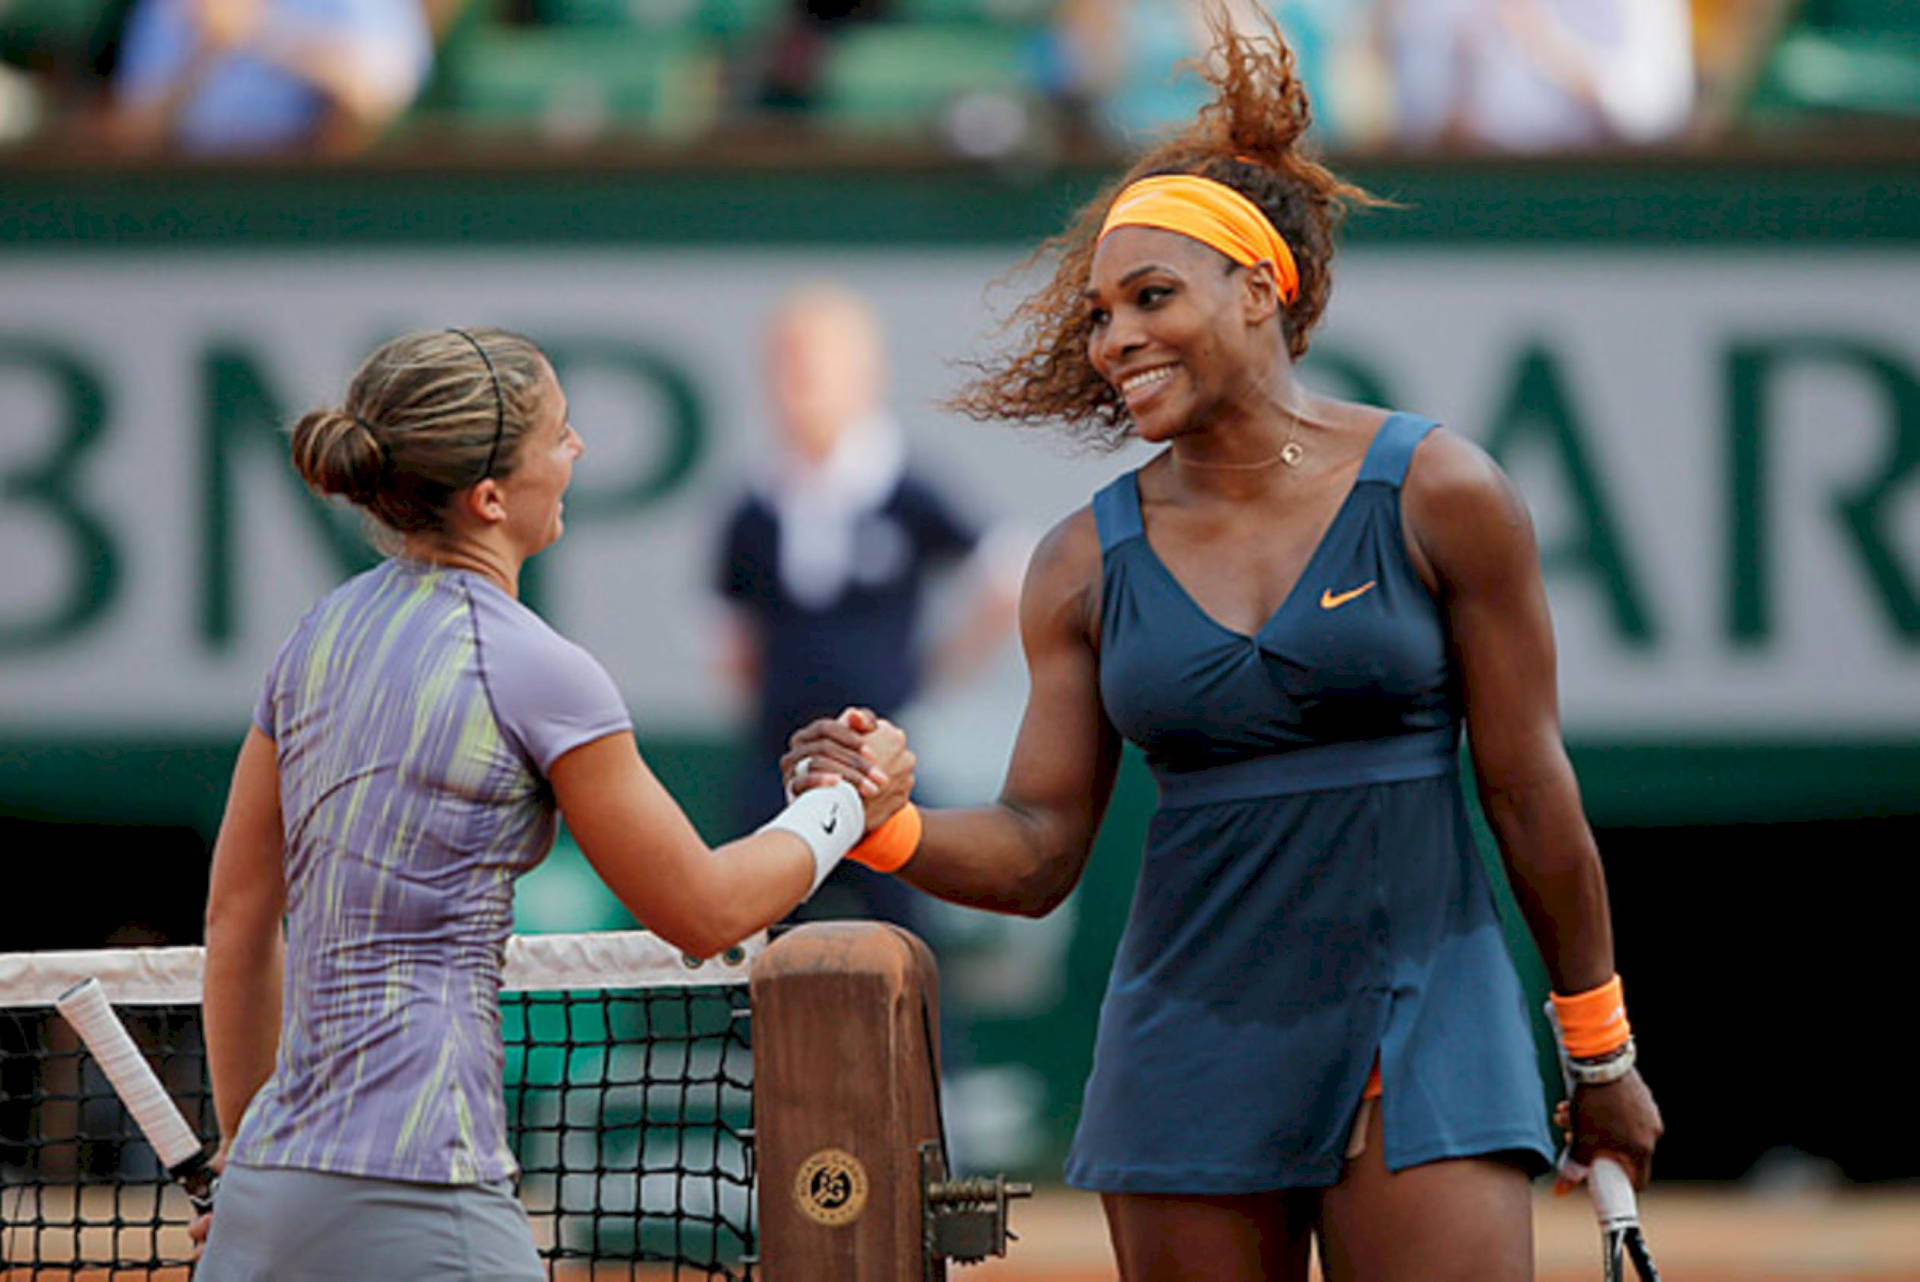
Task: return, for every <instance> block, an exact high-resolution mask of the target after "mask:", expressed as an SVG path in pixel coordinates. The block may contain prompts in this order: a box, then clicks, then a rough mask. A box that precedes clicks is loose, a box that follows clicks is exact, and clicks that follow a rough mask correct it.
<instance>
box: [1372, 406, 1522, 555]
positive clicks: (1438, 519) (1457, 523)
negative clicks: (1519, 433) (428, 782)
mask: <svg viewBox="0 0 1920 1282" xmlns="http://www.w3.org/2000/svg"><path fill="white" fill-rule="evenodd" d="M1400 511H1401V517H1402V520H1403V521H1404V523H1405V526H1406V533H1407V539H1408V543H1409V544H1410V546H1411V547H1412V549H1414V551H1415V553H1416V559H1417V560H1420V561H1424V562H1426V563H1427V564H1429V565H1431V566H1432V568H1433V569H1434V570H1436V571H1438V573H1439V576H1440V577H1441V578H1442V579H1449V580H1458V579H1459V578H1462V577H1478V576H1479V575H1480V574H1482V573H1485V572H1487V571H1488V570H1490V569H1492V568H1494V567H1496V566H1499V565H1501V564H1504V563H1505V562H1507V561H1509V560H1511V559H1513V558H1515V557H1518V558H1520V559H1522V560H1528V561H1531V560H1532V559H1533V558H1534V556H1535V555H1536V554H1535V548H1534V541H1533V521H1532V518H1531V517H1530V516H1529V515H1528V513H1527V505H1526V501H1525V500H1524V499H1522V498H1521V497H1520V491H1519V489H1518V488H1517V487H1515V485H1514V484H1513V482H1512V480H1511V479H1509V478H1508V476H1507V474H1506V472H1505V471H1503V470H1502V469H1501V467H1500V465H1499V464H1498V463H1496V462H1494V460H1493V456H1492V455H1490V454H1488V453H1487V452H1486V451H1485V450H1483V449H1481V448H1480V447H1479V446H1478V445H1475V444H1474V443H1473V442H1472V441H1469V440H1467V439H1466V438H1465V437H1463V436H1461V435H1459V434H1458V433H1455V432H1451V431H1448V430H1447V429H1446V428H1444V427H1442V428H1435V429H1434V430H1433V431H1431V432H1429V433H1427V435H1426V437H1425V438H1424V439H1422V440H1421V442H1420V444H1419V445H1418V446H1417V447H1416V448H1415V449H1414V452H1413V459H1412V461H1411V463H1410V465H1409V466H1408V468H1407V476H1406V480H1405V482H1404V483H1403V484H1402V487H1401V499H1400Z"/></svg>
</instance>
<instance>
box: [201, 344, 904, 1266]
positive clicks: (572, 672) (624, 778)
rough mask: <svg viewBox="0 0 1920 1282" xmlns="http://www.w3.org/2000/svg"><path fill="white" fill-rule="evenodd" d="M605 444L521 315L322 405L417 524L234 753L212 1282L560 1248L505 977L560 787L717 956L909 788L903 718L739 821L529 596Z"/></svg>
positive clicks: (622, 883) (652, 913)
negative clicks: (520, 881)
mask: <svg viewBox="0 0 1920 1282" xmlns="http://www.w3.org/2000/svg"><path fill="white" fill-rule="evenodd" d="M581 449H582V446H581V441H580V437H579V436H578V435H577V434H575V432H574V430H573V427H572V425H571V423H570V422H569V421H568V417H567V404H566V398H565V396H564V395H563V394H562V393H561V391H560V387H559V384H558V383H557V382H556V380H555V379H554V375H553V370H552V368H551V367H550V366H549V365H548V363H547V361H546V359H545V358H544V357H543V356H542V355H541V354H540V351H539V349H538V348H536V347H535V346H534V345H533V344H532V343H531V342H529V341H527V340H526V339H524V338H520V337H518V336H516V335H513V334H509V333H505V332H503V331H500V330H474V331H467V330H448V331H443V332H438V333H422V334H412V335H407V336H404V337H402V338H398V339H395V340H394V341H392V342H390V343H388V344H386V345H385V346H383V347H381V348H380V349H379V350H378V351H376V352H374V353H373V355H372V356H370V357H368V359H367V360H366V362H365V363H364V364H363V365H362V366H361V368H360V371H359V373H358V374H356V375H355V377H354V379H353V382H352V384H351V386H350V387H349V389H348V392H347V397H346V404H345V406H344V407H342V408H340V409H328V410H317V411H315V412H313V413H311V414H308V415H307V416H306V417H305V418H303V419H302V420H301V421H300V423H299V425H298V426H297V427H296V428H295V429H294V434H293V456H294V462H295V464H296V465H297V466H298V468H299V469H300V472H301V474H302V475H303V476H304V477H305V478H306V479H307V481H308V483H309V484H311V485H312V486H313V488H314V489H315V490H317V491H319V492H321V493H324V494H338V495H344V496H345V497H347V498H348V499H349V500H351V501H352V502H353V503H355V504H356V505H358V506H359V507H361V508H363V509H364V510H365V511H366V512H367V513H368V514H370V515H371V516H372V517H373V518H374V519H375V520H376V521H378V522H379V523H380V525H381V526H383V527H384V528H385V531H386V532H387V534H388V535H389V536H390V539H389V541H390V542H392V543H393V544H395V545H396V547H395V551H396V555H394V556H392V557H391V558H390V559H388V560H386V561H385V562H383V563H382V564H381V565H379V566H378V567H376V568H375V569H373V570H370V571H368V572H367V573H365V574H362V575H359V576H357V577H356V578H354V579H352V580H350V581H348V582H347V583H346V584H344V585H342V586H341V587H340V588H339V589H337V590H336V591H334V592H333V593H332V594H331V595H329V596H328V597H327V598H326V599H325V600H323V601H321V602H320V604H319V605H317V606H315V607H314V609H313V610H312V612H310V613H309V614H308V615H307V616H306V618H304V619H303V620H301V622H300V624H299V626H298V627H296V628H295V629H294V631H293V634H292V636H290V637H289V638H288V639H287V641H286V643H285V644H284V645H283V646H282V647H281V649H280V653H279V655H278V657H277V658H276V659H275V661H274V664H273V668H272V670H271V672H270V673H269V674H268V677H267V681H266V688H265V690H264V692H263V693H262V695H261V698H260V701H259V705H258V707H257V708H256V710H255V712H254V724H253V728H252V729H251V730H250V731H249V732H248V734H247V738H246V741H245V743H244V744H243V745H242V747H241V750H240V757H239V761H238V763H237V765H236V767H235V771H234V778H233V785H232V791H231V793H230V795H229V798H228V802H227V811H226V817H225V819H224V821H223V822H222V825H221V829H220V836H219V840H218V842H217V844H216V847H215V850H214V858H213V873H212V882H211V886H210V888H209V891H208V900H207V969H206V981H205V999H204V1004H205V1021H206V1041H207V1057H208V1063H209V1068H210V1072H211V1075H212V1079H213V1093H214V1105H215V1109H216V1111H217V1113H218V1115H219V1120H220V1132H221V1136H222V1140H223V1142H222V1154H223V1158H224V1161H225V1174H224V1176H223V1178H222V1180H221V1184H220V1190H219V1197H218V1204H217V1207H216V1210H215V1213H214V1214H213V1216H212V1220H211V1233H210V1237H209V1238H208V1240H207V1246H206V1251H205V1254H204V1257H203V1258H202V1260H201V1262H200V1265H199V1268H198V1272H197V1274H196V1276H197V1277H198V1278H199V1279H200V1282H268V1280H271V1282H300V1280H303V1279H315V1280H318V1279H339V1280H341V1282H346V1280H348V1279H351V1280H352V1282H365V1279H369V1278H397V1279H407V1280H408V1282H423V1280H426V1279H433V1280H435V1282H479V1280H481V1279H489V1280H491V1279H513V1280H515V1282H519V1280H523V1279H524V1280H528V1282H530V1280H531V1279H535V1278H544V1277H545V1276H546V1273H545V1270H544V1269H543V1268H542V1267H541V1265H540V1261H539V1259H538V1258H537V1256H536V1255H535V1253H534V1246H533V1236H532V1232H531V1230H530V1228H529V1226H528V1223H527V1218H526V1215H525V1213H524V1212H523V1211H522V1209H521V1207H520V1205H519V1203H518V1202H517V1201H516V1200H515V1198H514V1196H513V1192H512V1184H511V1181H512V1178H513V1176H514V1174H515V1166H514V1159H513V1154H512V1152H511V1151H510V1150H509V1149H508V1147H507V1140H506V1125H505V1106H504V1100H503V1097H502V1068H503V1050H502V1046H501V1039H500V1011H499V989H500V970H501V964H502V960H503V958H504V955H505V945H506V940H507V935H508V931H509V929H510V927H511V924H512V920H513V905H512V898H513V883H514V879H515V878H517V877H518V876H519V875H520V874H521V873H524V872H526V871H527V870H528V869H530V868H531V867H533V866H534V865H535V864H537V863H538V862H539V861H540V860H541V859H542V858H543V857H544V856H545V855H546V853H547V850H548V848H549V847H550V846H551V845H552V843H553V838H554V831H555V826H556V821H557V813H556V809H557V811H558V812H559V813H564V815H565V816H566V819H567V823H568V826H569V828H570V829H571V830H572V832H573V834H574V836H575V837H576V838H577V839H578V840H579V842H580V846H581V849H582V850H583V851H584V852H585V853H586V855H587V858H588V859H589V860H591V861H592V863H593V865H594V867H595V868H596V869H597V870H598V871H599V873H600V875H601V876H602V877H603V878H605V880H606V882H607V884H608V886H609V887H610V888H611V889H612V890H613V891H614V893H615V894H617V895H618V896H619V897H620V899H621V900H622V901H623V902H624V903H625V904H626V905H627V907H629V908H630V909H632V911H633V913H634V915H635V916H637V917H638V918H640V919H641V920H642V921H644V922H646V923H648V924H649V925H650V926H651V927H652V928H653V929H654V930H655V931H656V932H657V933H658V934H660V935H661V936H663V937H664V938H666V939H667V940H668V941H670V942H671V943H673V944H675V945H676V946H678V947H680V948H682V949H684V950H685V951H687V952H689V953H692V954H694V955H696V956H702V957H704V956H709V955H712V954H714V953H717V952H719V951H721V950H722V949H724V948H726V947H728V946H729V945H731V944H733V943H735V942H736V941H738V940H739V939H741V938H743V937H744V936H746V935H748V934H750V933H752V932H753V931H755V930H758V929H760V928H761V927H763V926H766V925H767V924H769V923H771V922H774V921H777V920H779V919H780V918H782V917H784V916H785V915H786V914H787V913H788V912H789V911H790V910H792V909H793V907H794V906H795V905H796V904H798V903H799V902H800V901H801V900H802V899H804V898H805V897H806V895H807V894H809V893H810V888H812V887H818V885H819V884H820V881H821V880H822V879H823V878H824V877H825V876H826V874H827V873H828V872H829V871H830V870H831V869H832V867H833V866H834V864H835V863H836V862H837V861H838V859H839V858H840V857H841V856H842V855H843V854H844V853H845V852H846V849H847V847H849V846H850V845H852V844H853V841H854V840H855V839H856V838H857V837H858V835H859V834H860V833H862V832H863V831H865V829H866V827H867V825H868V821H869V820H879V819H884V818H886V817H887V816H888V815H890V814H891V813H892V812H894V811H896V810H898V809H899V807H900V805H901V803H902V802H903V801H904V800H905V797H906V790H907V789H908V788H909V787H910V786H911V780H912V774H913V759H912V755H911V754H910V753H908V752H906V751H905V748H904V740H903V739H902V738H901V737H900V736H899V735H898V734H897V733H895V734H893V735H891V736H886V735H884V734H883V736H882V737H883V738H884V739H887V740H888V742H887V743H885V744H883V745H882V752H881V754H880V757H879V758H877V759H876V765H877V766H878V767H880V769H879V770H877V771H876V772H875V774H874V775H872V776H870V777H868V778H865V779H863V780H862V781H861V784H860V787H859V789H858V790H856V788H855V787H853V786H850V785H847V784H846V783H845V781H844V780H843V781H841V782H840V783H839V784H836V785H835V787H833V788H831V789H822V790H820V800H819V801H818V802H814V801H813V800H812V798H813V796H814V794H813V793H811V792H810V793H808V794H807V796H805V797H801V798H799V799H798V800H796V801H795V802H794V803H793V804H792V805H790V806H789V807H787V809H786V810H785V811H783V812H781V813H780V814H779V815H778V816H775V817H774V818H773V819H772V820H771V821H770V822H769V823H768V824H767V825H766V826H765V827H764V828H762V829H761V830H760V831H759V832H758V833H756V834H754V835H752V836H749V837H745V838H742V839H741V840H739V841H736V842H733V843H731V844H729V845H726V846H722V847H721V848H719V849H718V850H709V849H708V847H707V845H706V843H705V842H703V841H702V840H701V838H700V837H699V835H698V834H697V833H696V832H695V831H694V828H693V825H692V824H691V823H690V822H689V821H688V820H687V817H686V815H685V814H684V813H682V812H681V810H680V808H679V806H678V805H676V804H675V802H674V800H673V798H672V797H671V796H669V795H668V794H667V792H666V790H665V789H663V788H662V787H661V786H660V784H659V782H658V781H657V780H656V779H655V778H654V776H653V775H652V773H651V772H650V771H649V770H648V769H647V767H646V765H645V763H644V762H643V761H642V760H641V758H640V754H639V752H638V750H637V749H636V747H635V743H634V736H633V729H632V724H631V722H630V720H629V718H628V715H627V710H626V708H625V706H624V705H623V704H622V702H621V700H620V696H619V693H618V691H617V690H616V689H615V688H614V685H613V682H612V681H611V680H610V679H609V678H608V676H607V674H606V671H605V670H604V669H603V668H601V666H600V665H599V664H598V663H597V662H595V661H594V660H593V658H592V657H591V656H590V655H588V654H587V652H586V651H584V650H582V649H581V648H580V647H578V646H576V645H574V644H573V643H571V642H569V641H567V640H565V639H564V638H562V637H561V636H560V635H559V634H557V633H556V632H554V631H553V630H552V629H551V628H549V627H548V626H547V625H546V624H545V623H543V622H542V621H541V620H540V619H539V617H538V616H536V615H535V614H534V613H533V612H532V611H530V610H528V609H527V608H526V607H525V606H524V605H522V604H520V602H519V600H518V599H517V596H516V588H517V586H518V583H519V575H520V567H521V564H522V563H523V562H524V561H525V559H526V558H527V557H529V556H531V555H533V554H534V553H536V552H538V551H540V550H541V549H542V548H545V547H547V546H549V545H550V544H552V543H553V542H554V540H556V539H557V538H559V537H560V532H561V508H562V496H563V494H564V493H565V491H566V488H567V483H568V481H569V479H570V478H571V476H572V472H573V464H574V460H575V459H576V458H577V457H578V456H579V455H580V453H581ZM888 773H890V774H891V778H890V779H889V778H887V777H886V776H887V774H888ZM862 793H865V794H866V795H865V796H864V798H863V797H862V795H861V794H862ZM863 809H864V813H863ZM283 917H284V920H285V929H284V933H283V930H282V918H283ZM195 1230H196V1232H197V1233H206V1232H207V1231H208V1225H207V1224H206V1223H204V1222H202V1223H199V1224H196V1226H195Z"/></svg>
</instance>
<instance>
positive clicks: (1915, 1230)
mask: <svg viewBox="0 0 1920 1282" xmlns="http://www.w3.org/2000/svg"><path fill="white" fill-rule="evenodd" d="M1642 1218H1643V1219H1644V1221H1645V1223H1646V1225H1647V1229H1648V1235H1649V1238H1650V1240H1651V1241H1652V1243H1653V1247H1654V1252H1655V1255H1656V1257H1657V1258H1658V1260H1659V1263H1660V1270H1661V1273H1662V1275H1663V1277H1664V1278H1665V1279H1666V1282H1812V1280H1814V1279H1824V1280H1826V1282H1894V1280H1895V1279H1908V1280H1911V1282H1920V1187H1915V1186H1907V1187H1902V1188H1897V1189H1879V1190H1870V1191H1845V1192H1836V1193H1833V1194H1830V1195H1819V1196H1814V1195H1807V1196H1799V1197H1778V1198H1774V1197H1756V1196H1749V1195H1745V1194H1741V1193H1734V1192H1727V1191H1724V1190H1720V1189H1706V1188H1686V1187H1667V1188H1658V1189H1655V1190H1654V1191H1653V1192H1651V1193H1649V1194H1648V1195H1647V1196H1646V1198H1645V1199H1644V1201H1643V1203H1642ZM1013 1224H1014V1229H1015V1231H1016V1232H1018V1233H1019V1234H1020V1237H1021V1240H1020V1241H1019V1242H1017V1243H1015V1244H1014V1246H1013V1250H1012V1254H1011V1255H1010V1256H1009V1258H1007V1259H1005V1260H992V1261H988V1262H987V1263H985V1264H982V1265H979V1266H977V1267H971V1268H954V1269H952V1270H950V1272H949V1276H950V1277H951V1278H952V1279H953V1282H1112V1279H1113V1276H1114V1273H1113V1258H1112V1255H1111V1253H1110V1252H1109V1250H1108V1248H1107V1242H1106V1230H1105V1227H1104V1225H1103V1224H1102V1222H1101V1218H1100V1207H1099V1203H1098V1201H1097V1200H1096V1199H1094V1198H1092V1197H1090V1196H1084V1195H1081V1194H1076V1193H1073V1192H1070V1191H1064V1190H1042V1191H1041V1193H1040V1194H1039V1196H1037V1197H1036V1198H1034V1199H1033V1200H1032V1201H1030V1202H1023V1203H1018V1204H1016V1206H1015V1208H1014V1213H1013ZM1535 1225H1536V1230H1537V1236H1538V1259H1539V1269H1538V1273H1537V1276H1538V1278H1539V1279H1540V1280H1541V1282H1576V1280H1577V1282H1592V1280H1593V1279H1597V1278H1598V1277H1599V1276H1600V1270H1599V1267H1598V1263H1597V1261H1598V1258H1599V1256H1598V1252H1599V1247H1598V1239H1597V1238H1596V1236H1595V1233H1594V1229H1593V1221H1592V1218H1591V1216H1590V1215H1589V1214H1588V1212H1587V1208H1586V1206H1585V1204H1584V1202H1583V1201H1581V1200H1579V1199H1577V1198H1567V1199H1564V1200H1562V1199H1555V1198H1553V1197H1551V1196H1548V1195H1547V1194H1545V1193H1542V1194H1541V1196H1540V1198H1539V1202H1538V1209H1537V1213H1536V1215H1535ZM30 1276H31V1275H30V1274H29V1272H28V1271H27V1270H23V1269H15V1270H4V1269H0V1282H27V1280H28V1278H29V1277H30ZM37 1276H38V1277H39V1278H41V1279H51V1278H55V1277H61V1278H65V1277H70V1276H71V1277H74V1278H76V1279H77V1280H84V1282H95V1280H96V1279H98V1280H99V1282H105V1279H106V1277H107V1275H106V1274H105V1273H102V1272H90V1273H84V1274H78V1275H68V1274H53V1273H47V1272H42V1273H40V1274H38V1275H37ZM118 1276H119V1277H121V1278H126V1277H129V1276H131V1275H129V1274H126V1273H121V1274H119V1275H118ZM561 1276H562V1277H563V1278H567V1279H581V1280H585V1279H588V1278H589V1277H597V1278H602V1279H613V1278H628V1277H630V1276H634V1275H629V1273H628V1271H627V1269H626V1267H625V1266H624V1265H611V1266H609V1265H602V1267H601V1268H600V1269H599V1270H598V1271H597V1272H596V1273H594V1274H591V1275H590V1274H589V1273H588V1272H587V1271H586V1270H585V1269H581V1270H578V1271H570V1272H566V1273H563V1274H562V1275H561ZM637 1276H638V1277H640V1278H644V1279H645V1280H646V1282H655V1279H659V1280H660V1282H665V1279H667V1278H668V1277H670V1276H671V1275H670V1273H666V1272H660V1273H653V1272H649V1273H645V1274H639V1275H637ZM684 1276H687V1275H683V1277H684ZM154 1277H155V1278H156V1279H158V1278H166V1279H168V1282H185V1275H184V1274H183V1273H179V1272H173V1273H170V1274H155V1275H154Z"/></svg>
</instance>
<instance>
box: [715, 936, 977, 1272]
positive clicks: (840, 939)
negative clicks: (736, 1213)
mask: <svg viewBox="0 0 1920 1282" xmlns="http://www.w3.org/2000/svg"><path fill="white" fill-rule="evenodd" d="M750 984H751V989H752V997H753V1064H754V1068H753V1106H754V1131H755V1148H756V1151H757V1158H756V1164H757V1167H758V1175H759V1185H760V1256H761V1259H762V1260H763V1261H764V1264H763V1266H762V1269H761V1271H760V1276H761V1277H762V1278H763V1279H764V1280H765V1282H914V1280H916V1279H923V1278H926V1279H939V1278H944V1277H945V1276H946V1270H945V1266H944V1264H941V1263H938V1262H936V1263H934V1264H932V1265H928V1264H926V1263H925V1255H924V1236H925V1232H924V1222H923V1217H922V1205H921V1158H920V1146H921V1145H922V1144H923V1143H925V1142H927V1141H934V1142H936V1143H937V1142H939V1141H940V1139H941V1131H940V1113H939V1096H938V1084H937V1080H936V1077H935V1073H936V1072H937V1068H938V1064H939V1032H938V1027H937V1024H938V1021H937V1019H936V1018H935V1012H936V1011H938V1010H939V977H938V973H937V971H936V970H935V967H934V961H933V953H932V952H931V951H930V950H929V949H928V948H927V946H926V945H925V944H924V943H922V942H921V941H920V940H919V939H918V938H916V937H915V936H913V935H912V934H910V933H908V932H907V931H905V930H902V929H900V928H899V927H897V926H891V925H886V924H883V923H878V922H851V921H847V922H816V923H812V924H809V925H805V926H799V927H796V928H795V929H793V930H791V931H789V932H787V933H786V934H784V935H782V936H781V937H780V938H778V939H776V940H775V941H774V942H773V943H772V944H770V945H769V946H768V947H767V950H766V951H765V952H764V953H762V954H761V956H760V957H759V958H758V959H757V960H756V961H755V962H754V964H753V970H752V973H751V977H750ZM929 1269H931V1270H932V1271H931V1272H929V1271H928V1270H929Z"/></svg>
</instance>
